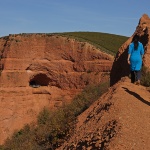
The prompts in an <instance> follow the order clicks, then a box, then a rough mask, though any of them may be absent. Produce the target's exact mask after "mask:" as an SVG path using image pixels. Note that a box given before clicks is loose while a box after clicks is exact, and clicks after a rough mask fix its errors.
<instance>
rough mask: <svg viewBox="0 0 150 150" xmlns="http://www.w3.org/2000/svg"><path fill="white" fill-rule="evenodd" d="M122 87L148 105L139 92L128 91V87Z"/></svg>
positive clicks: (149, 103)
mask: <svg viewBox="0 0 150 150" xmlns="http://www.w3.org/2000/svg"><path fill="white" fill-rule="evenodd" d="M122 88H123V89H125V91H126V92H128V93H129V94H131V95H133V96H134V97H136V98H137V99H138V100H140V101H141V102H143V103H145V104H146V105H148V106H150V102H148V101H146V100H145V99H143V98H142V97H141V96H140V95H139V94H137V93H135V92H133V91H130V90H129V89H128V88H125V87H122Z"/></svg>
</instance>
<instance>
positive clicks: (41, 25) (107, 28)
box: [0, 0, 150, 37]
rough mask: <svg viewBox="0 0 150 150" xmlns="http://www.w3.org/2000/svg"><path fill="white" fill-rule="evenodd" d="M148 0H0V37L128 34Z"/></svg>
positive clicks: (149, 3) (147, 11)
mask: <svg viewBox="0 0 150 150" xmlns="http://www.w3.org/2000/svg"><path fill="white" fill-rule="evenodd" d="M143 14H147V15H148V16H149V17H150V0H0V16H1V17H0V37H2V36H7V35H9V34H19V33H53V32H74V31H94V32H104V33H112V34H117V35H124V36H131V35H132V34H133V32H134V31H135V28H136V26H137V25H138V22H139V19H140V18H141V17H142V15H143Z"/></svg>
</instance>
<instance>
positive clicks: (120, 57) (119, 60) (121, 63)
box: [110, 14, 150, 85]
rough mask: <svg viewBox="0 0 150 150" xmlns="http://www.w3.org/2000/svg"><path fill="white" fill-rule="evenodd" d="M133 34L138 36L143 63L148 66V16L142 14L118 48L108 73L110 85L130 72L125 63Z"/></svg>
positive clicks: (149, 20) (149, 62)
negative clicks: (143, 52) (133, 28)
mask: <svg viewBox="0 0 150 150" xmlns="http://www.w3.org/2000/svg"><path fill="white" fill-rule="evenodd" d="M135 34H138V35H139V36H140V42H141V43H142V44H143V46H144V49H145V54H144V58H143V65H144V66H146V67H147V68H150V36H149V35H150V18H149V17H148V15H146V14H144V15H143V16H142V17H141V18H140V20H139V24H138V26H137V27H136V30H135V32H134V33H133V35H132V36H131V37H130V38H129V39H128V40H127V41H126V42H125V43H124V44H123V45H122V46H121V47H120V48H119V50H118V52H117V54H116V57H115V60H114V62H113V66H112V69H111V73H110V85H113V84H115V83H116V82H118V81H119V80H120V79H121V78H122V77H124V76H128V75H129V74H130V68H129V65H128V63H127V55H128V47H129V44H130V43H131V42H132V38H133V36H134V35H135Z"/></svg>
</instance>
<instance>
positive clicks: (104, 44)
mask: <svg viewBox="0 0 150 150" xmlns="http://www.w3.org/2000/svg"><path fill="white" fill-rule="evenodd" d="M58 34H59V35H63V36H68V37H71V38H75V39H77V40H79V41H84V42H89V43H91V44H93V45H95V46H96V47H97V48H100V49H101V50H102V51H105V52H107V53H109V54H112V55H115V54H116V52H117V51H118V49H119V48H120V46H121V45H122V44H123V43H124V42H125V41H126V40H127V39H128V38H129V37H125V36H121V35H115V34H108V33H100V32H65V33H58Z"/></svg>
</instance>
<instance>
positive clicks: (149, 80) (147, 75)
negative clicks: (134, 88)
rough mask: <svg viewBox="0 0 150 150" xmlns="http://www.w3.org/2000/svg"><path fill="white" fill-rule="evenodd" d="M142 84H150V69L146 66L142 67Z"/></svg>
mask: <svg viewBox="0 0 150 150" xmlns="http://www.w3.org/2000/svg"><path fill="white" fill-rule="evenodd" d="M141 84H142V85H144V86H147V87H148V86H150V71H149V70H148V68H146V67H145V66H144V67H143V68H142V77H141Z"/></svg>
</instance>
